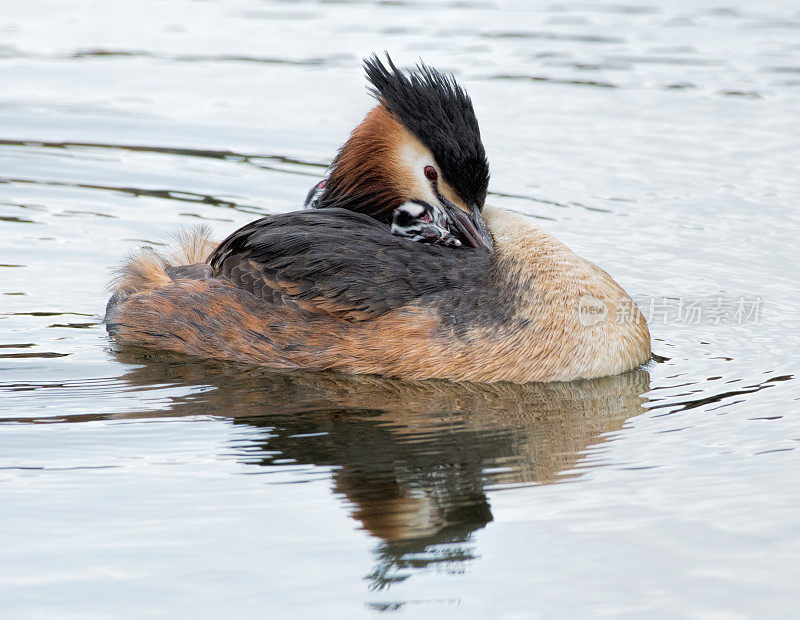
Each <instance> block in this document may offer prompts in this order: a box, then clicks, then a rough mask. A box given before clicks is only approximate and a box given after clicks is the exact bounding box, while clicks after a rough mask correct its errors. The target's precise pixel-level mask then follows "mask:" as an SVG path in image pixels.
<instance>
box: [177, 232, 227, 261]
mask: <svg viewBox="0 0 800 620" xmlns="http://www.w3.org/2000/svg"><path fill="white" fill-rule="evenodd" d="M171 237H172V241H173V243H172V245H173V246H174V249H173V250H172V252H171V253H170V254H169V261H170V263H171V264H172V265H173V266H176V267H177V266H180V265H196V264H198V263H204V262H206V259H207V258H208V257H209V256H210V255H211V252H213V251H214V250H215V249H216V248H217V245H218V244H217V243H215V242H214V240H213V239H212V237H211V228H210V227H208V226H206V225H205V224H202V225H199V226H192V227H182V228H178V229H177V230H176V231H175V232H174V233H172V235H171Z"/></svg>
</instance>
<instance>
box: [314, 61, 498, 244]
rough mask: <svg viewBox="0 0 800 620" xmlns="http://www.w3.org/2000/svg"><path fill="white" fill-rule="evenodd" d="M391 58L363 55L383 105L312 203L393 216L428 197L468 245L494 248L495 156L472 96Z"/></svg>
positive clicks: (427, 70) (354, 139)
mask: <svg viewBox="0 0 800 620" xmlns="http://www.w3.org/2000/svg"><path fill="white" fill-rule="evenodd" d="M386 63H387V64H386V65H384V64H383V62H381V60H379V59H378V57H377V56H375V55H373V56H372V57H371V58H369V59H367V60H365V61H364V67H365V70H366V73H367V78H368V80H369V81H370V83H371V85H372V88H371V89H370V91H371V93H372V94H373V95H374V96H375V98H376V99H377V100H378V101H379V104H378V105H377V106H376V107H375V108H373V109H372V110H371V111H370V112H369V114H367V116H366V118H365V119H364V121H363V122H362V123H361V124H360V125H359V126H358V127H356V128H355V130H354V131H353V133H352V134H351V136H350V138H349V139H348V141H347V142H346V143H345V144H344V146H342V148H341V149H340V150H339V153H338V154H337V155H336V158H335V159H334V161H333V163H332V165H331V170H330V175H329V177H328V178H327V179H326V181H325V185H324V187H323V188H319V189H321V190H322V191H321V192H320V194H318V195H317V196H315V197H314V198H315V200H313V206H316V207H320V208H324V207H343V208H346V209H350V210H353V211H359V212H361V213H365V214H367V215H370V216H372V217H375V218H377V219H379V220H382V221H385V222H386V223H391V222H392V221H393V218H394V216H395V211H396V209H398V208H399V207H401V206H402V205H405V204H407V203H415V204H424V205H426V209H427V208H429V209H430V211H431V213H432V214H434V213H443V214H444V215H445V219H446V223H447V228H448V229H449V231H450V232H451V233H452V235H453V236H454V237H455V238H457V239H458V240H460V242H461V243H462V244H463V245H466V246H468V247H475V248H483V249H488V250H491V249H492V237H491V235H490V234H489V230H488V228H487V227H486V224H485V223H484V221H483V218H482V216H481V211H482V210H483V204H484V202H485V200H486V190H487V187H488V184H489V163H488V161H487V159H486V152H485V151H484V148H483V143H482V142H481V135H480V130H479V128H478V121H477V119H476V118H475V112H474V110H473V108H472V102H471V100H470V98H469V96H468V95H467V93H466V92H465V91H464V90H463V89H462V88H461V87H460V86H459V85H458V84H457V83H456V81H455V79H454V78H453V77H452V76H449V75H444V74H442V73H440V72H438V71H437V70H436V69H433V68H430V67H428V66H426V65H424V64H420V65H419V66H418V67H417V70H416V71H414V72H411V73H410V74H409V75H406V74H404V73H403V72H401V71H400V70H399V69H398V68H397V67H396V66H395V65H394V63H393V62H392V60H391V59H390V58H389V56H388V55H387V56H386ZM387 65H388V66H387ZM311 202H312V201H311V200H307V203H311Z"/></svg>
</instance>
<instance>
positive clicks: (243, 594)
mask: <svg viewBox="0 0 800 620" xmlns="http://www.w3.org/2000/svg"><path fill="white" fill-rule="evenodd" d="M799 32H800V7H798V5H797V3H796V2H793V1H788V0H786V1H778V2H772V3H769V5H768V6H766V7H756V6H755V5H753V4H752V3H745V2H743V1H741V0H739V1H736V0H734V1H731V2H727V3H724V4H720V5H714V6H698V5H697V4H696V3H691V2H684V1H682V0H668V1H666V2H664V1H662V2H633V3H613V2H612V3H597V2H593V3H588V2H574V1H567V2H558V3H527V2H491V1H489V2H471V1H460V2H425V3H416V2H411V1H409V2H384V3H370V2H335V3H332V2H331V3H328V2H321V3H306V2H270V1H264V2H255V1H252V0H231V1H226V2H223V1H210V2H182V1H176V2H170V3H164V2H149V1H146V0H135V1H130V2H126V3H121V4H113V3H112V4H108V3H100V2H96V1H92V0H85V1H81V0H72V1H69V2H53V1H51V0H38V1H37V0H33V1H31V2H25V3H11V4H10V6H7V7H4V10H3V13H2V16H0V79H1V80H2V83H3V85H4V88H3V89H2V90H1V91H0V505H2V506H3V510H2V511H0V532H3V533H2V534H0V543H2V544H0V558H2V561H0V601H2V602H1V603H0V609H2V611H3V614H2V615H3V616H4V617H13V618H38V617H48V618H51V617H90V616H91V617H137V618H139V617H143V616H149V615H153V616H165V615H168V614H172V615H174V614H175V613H176V612H180V613H181V615H186V616H191V617H208V618H218V617H231V616H237V615H245V614H247V615H263V614H265V613H269V614H273V615H277V616H279V617H287V616H290V615H293V616H297V615H301V616H303V617H306V616H312V615H315V614H316V615H319V616H325V617H329V616H335V617H343V616H345V615H347V616H356V617H359V616H370V615H374V614H379V613H382V612H394V613H407V614H409V615H414V616H432V615H439V614H442V613H444V614H447V615H455V614H458V615H462V616H465V617H484V616H486V615H488V614H491V615H493V616H500V617H520V616H521V617H554V616H559V617H581V616H598V615H613V616H621V617H626V616H628V617H642V616H644V615H649V616H668V617H674V616H676V615H680V616H689V617H765V616H776V617H790V616H791V615H792V614H793V612H794V610H796V608H797V605H798V603H799V602H800V601H798V595H797V592H796V590H797V588H796V583H797V580H798V578H799V577H800V574H798V570H797V568H796V566H797V561H796V558H797V555H798V553H800V517H799V516H798V508H797V507H798V505H800V492H798V490H797V484H796V480H797V476H798V473H800V463H798V452H797V450H796V448H797V447H798V441H800V421H798V413H800V411H799V410H800V390H798V387H797V379H796V373H797V369H798V361H799V359H800V356H799V355H798V345H799V344H800V342H799V340H800V338H799V337H798V335H799V334H800V329H799V328H800V318H798V317H800V312H798V310H799V309H800V291H799V290H798V284H797V283H798V268H797V264H798V252H797V239H798V237H799V236H800V212H799V211H798V207H797V205H798V204H800V183H798V181H797V174H796V172H797V165H796V162H797V156H798V152H800V116H799V115H798V113H797V110H798V109H800V101H799V99H800V43H798V33H799ZM384 49H387V50H390V51H391V52H392V54H393V55H394V57H395V59H396V60H397V61H398V62H399V63H401V64H405V65H411V64H413V63H414V62H416V61H417V59H418V58H419V57H422V58H424V59H425V60H426V61H427V62H429V63H430V64H432V65H435V66H437V67H439V68H441V69H443V70H448V71H452V72H454V73H455V74H456V75H457V77H458V79H459V80H460V81H461V82H462V84H464V85H465V86H466V87H467V88H468V90H469V92H470V93H471V95H472V97H473V100H474V103H475V107H476V111H477V114H478V117H479V120H480V122H481V129H482V134H483V138H484V142H485V145H486V148H487V152H488V154H489V158H490V162H491V166H492V182H491V186H490V190H491V194H490V197H489V201H490V202H491V203H493V204H497V205H500V206H503V207H505V208H509V209H512V210H515V211H518V212H521V213H524V214H527V215H529V216H530V217H532V218H535V220H536V222H537V223H538V224H540V225H541V226H543V227H544V228H546V229H547V230H549V231H551V232H553V233H554V234H556V235H557V236H558V237H559V238H561V239H562V240H563V241H565V242H566V243H568V244H569V245H570V246H571V247H572V248H573V249H574V250H576V251H577V252H578V253H580V254H581V255H583V256H585V257H586V258H588V259H590V260H592V261H594V262H596V263H598V264H599V265H601V266H602V267H603V268H604V269H606V270H607V271H609V272H610V273H611V274H612V275H613V276H614V277H615V278H616V279H617V280H618V281H619V282H620V283H621V284H622V285H623V286H624V287H625V288H626V290H628V291H629V292H630V293H631V294H632V295H633V296H634V297H635V298H636V299H637V300H638V301H639V303H640V305H641V307H642V310H643V311H644V313H645V315H646V316H647V317H648V318H649V322H650V326H651V331H652V335H653V338H654V351H655V353H656V354H657V355H658V356H659V358H658V360H659V361H657V362H653V363H651V364H649V365H648V366H647V367H645V368H643V369H640V370H637V371H634V372H631V373H627V374H625V375H621V376H619V377H610V378H605V379H600V380H596V381H584V382H576V383H572V384H553V385H527V386H513V385H494V386H476V385H459V384H450V383H447V382H438V381H428V382H416V383H403V382H397V381H393V380H388V379H380V378H374V377H364V378H348V377H343V376H337V375H315V374H310V373H293V374H289V375H287V374H281V373H276V372H271V371H268V370H264V369H252V368H242V367H238V366H231V365H226V364H220V363H214V362H198V361H196V360H186V359H181V358H176V357H174V356H169V355H164V354H161V353H153V352H143V351H140V350H133V349H128V348H119V347H117V346H114V345H113V343H112V342H111V341H110V340H109V339H108V337H107V335H106V334H105V331H104V329H103V327H102V325H101V323H100V320H101V315H102V312H103V307H104V303H105V300H106V298H107V292H106V291H105V288H104V287H105V285H106V282H107V281H108V279H109V277H110V271H109V269H110V267H112V266H113V265H114V264H116V263H118V262H119V260H120V259H121V257H122V256H123V255H124V253H125V252H126V251H127V250H128V249H130V248H132V247H135V246H137V245H142V244H149V245H152V246H154V247H159V245H160V244H163V243H165V242H166V241H167V233H168V231H169V230H170V228H173V227H175V226H179V225H187V224H196V223H205V224H208V225H210V226H211V227H212V228H213V230H214V231H215V233H216V234H217V235H218V236H219V237H220V238H222V237H224V236H225V235H226V234H228V233H229V232H231V231H232V230H234V229H235V228H237V227H238V226H240V225H242V224H244V223H246V222H248V221H250V220H252V219H254V218H256V217H258V216H260V215H263V214H267V213H280V212H284V211H288V210H291V209H295V208H297V207H298V206H299V204H300V202H301V201H302V198H303V196H304V195H305V192H306V191H307V189H308V188H309V187H310V185H311V184H312V183H314V182H315V181H316V180H317V179H319V178H320V177H321V175H323V174H324V170H325V166H326V165H327V163H328V162H329V161H330V159H331V157H332V155H333V153H334V152H335V149H336V148H337V147H338V146H339V145H340V144H341V142H342V141H343V140H344V139H345V137H346V136H347V134H348V132H349V131H350V130H351V129H352V127H353V126H354V125H355V124H356V123H357V122H358V121H359V120H360V119H361V118H362V117H363V115H364V114H365V113H366V112H367V110H368V109H369V108H370V106H371V100H370V98H369V97H368V95H367V94H366V92H365V88H364V80H363V76H362V73H361V70H360V68H359V65H360V59H361V58H362V57H364V56H366V55H368V54H369V53H371V52H373V51H376V50H377V51H380V50H384Z"/></svg>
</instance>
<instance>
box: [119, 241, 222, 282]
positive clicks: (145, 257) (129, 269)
mask: <svg viewBox="0 0 800 620" xmlns="http://www.w3.org/2000/svg"><path fill="white" fill-rule="evenodd" d="M171 237H172V240H171V241H172V242H171V243H170V246H171V248H170V249H168V250H167V252H166V253H163V254H162V253H159V252H157V251H156V250H154V249H152V248H139V249H138V250H134V251H133V252H131V253H129V254H128V256H127V257H126V258H125V260H124V261H123V263H122V265H121V266H120V267H118V268H117V269H116V274H115V277H114V279H113V280H112V281H111V284H110V286H109V289H110V290H111V291H112V292H113V293H114V295H115V296H116V297H119V296H128V295H133V294H135V293H144V292H147V291H151V290H153V289H156V288H159V287H162V286H166V285H167V284H169V283H170V282H172V281H173V280H174V279H175V278H174V276H175V275H176V273H180V274H184V273H189V272H188V271H186V270H181V269H175V268H178V267H183V266H187V265H195V264H202V263H204V262H205V259H206V258H207V257H208V256H209V255H210V254H211V252H213V251H214V248H215V247H216V244H215V243H214V242H213V241H212V239H211V229H210V228H209V227H208V226H193V227H191V228H179V229H178V230H176V231H175V232H174V233H172V235H171ZM171 276H172V277H171ZM184 277H185V276H184Z"/></svg>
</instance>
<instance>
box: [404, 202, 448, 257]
mask: <svg viewBox="0 0 800 620" xmlns="http://www.w3.org/2000/svg"><path fill="white" fill-rule="evenodd" d="M392 234H393V235H397V236H398V237H405V238H406V239H411V240H412V241H422V242H424V243H432V244H434V245H446V246H450V247H460V246H461V241H459V240H458V239H457V238H456V237H455V236H454V235H453V234H452V233H451V232H450V229H449V227H448V221H447V216H446V215H445V214H444V213H443V212H442V211H440V210H438V209H436V207H434V206H432V205H430V204H428V203H426V202H422V201H417V202H406V203H404V204H402V205H400V206H399V207H397V208H396V209H395V210H394V214H393V216H392Z"/></svg>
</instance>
